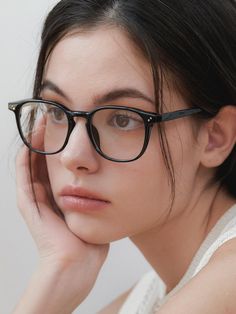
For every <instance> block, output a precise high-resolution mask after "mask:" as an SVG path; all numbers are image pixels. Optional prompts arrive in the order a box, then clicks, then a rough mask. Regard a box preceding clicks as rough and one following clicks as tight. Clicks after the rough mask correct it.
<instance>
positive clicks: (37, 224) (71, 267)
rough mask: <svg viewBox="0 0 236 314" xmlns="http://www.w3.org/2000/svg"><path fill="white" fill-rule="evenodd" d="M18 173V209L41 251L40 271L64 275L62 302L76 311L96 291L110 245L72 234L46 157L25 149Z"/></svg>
mask: <svg viewBox="0 0 236 314" xmlns="http://www.w3.org/2000/svg"><path fill="white" fill-rule="evenodd" d="M30 154H31V157H30ZM30 160H31V172H30V167H29V164H30ZM16 173H17V199H18V207H19V209H20V211H21V213H22V215H23V217H24V219H25V221H26V223H27V225H28V227H29V230H30V232H31V234H32V236H33V238H34V240H35V243H36V245H37V247H38V250H39V256H40V265H41V266H40V269H41V270H42V272H43V271H44V270H47V271H46V272H47V273H48V271H49V269H51V270H53V269H57V272H56V273H57V276H59V277H60V272H61V273H63V276H62V277H61V278H63V282H62V286H63V287H64V289H63V291H64V293H63V296H62V299H61V302H63V303H66V302H68V303H70V299H71V300H72V299H73V304H74V306H75V307H76V306H78V305H79V304H80V303H81V301H82V300H83V299H84V298H85V297H86V296H87V295H88V293H89V292H90V290H91V289H92V287H93V285H94V283H95V281H96V278H97V275H98V273H99V271H100V269H101V267H102V265H103V263H104V261H105V259H106V256H107V254H108V250H109V245H108V244H107V245H94V244H89V243H85V242H84V241H82V240H81V239H79V238H78V237H77V236H76V235H74V234H73V233H72V232H71V231H70V230H69V228H68V227H67V225H66V223H65V221H64V219H63V216H62V215H59V213H60V211H59V209H58V208H57V207H56V204H55V202H54V201H53V197H52V193H51V189H50V184H49V179H48V174H47V168H46V161H45V157H44V156H43V155H40V154H36V153H30V152H29V150H28V149H27V148H26V147H25V146H24V147H22V149H21V150H20V152H19V154H18V156H17V162H16ZM31 181H32V182H31ZM32 188H33V189H32ZM33 191H34V193H33ZM37 288H38V287H37ZM55 293H56V291H55ZM51 297H52V295H50V298H51ZM75 300H76V302H75ZM44 302H45V301H44ZM75 303H77V304H75Z"/></svg>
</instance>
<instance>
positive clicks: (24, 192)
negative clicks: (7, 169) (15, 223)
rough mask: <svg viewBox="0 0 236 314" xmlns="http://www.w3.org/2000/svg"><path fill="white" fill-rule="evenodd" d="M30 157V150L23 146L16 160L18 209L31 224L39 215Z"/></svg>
mask: <svg viewBox="0 0 236 314" xmlns="http://www.w3.org/2000/svg"><path fill="white" fill-rule="evenodd" d="M29 155H30V152H29V150H28V149H27V147H25V146H23V147H22V148H21V149H20V151H19V152H18V155H17V158H16V192H17V201H18V207H19V209H20V211H21V213H22V215H23V217H24V219H25V220H26V222H29V220H31V219H32V217H33V216H35V215H38V210H37V206H36V204H35V196H34V193H33V190H32V182H31V173H30V167H29Z"/></svg>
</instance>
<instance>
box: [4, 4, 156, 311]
mask: <svg viewBox="0 0 236 314" xmlns="http://www.w3.org/2000/svg"><path fill="white" fill-rule="evenodd" d="M57 2H58V1H55V0H54V1H53V0H40V1H39V0H8V1H5V0H0V101H1V102H0V139H1V146H0V191H1V197H0V211H1V216H0V217H1V218H0V313H6V314H7V313H11V312H12V309H13V307H14V305H15V304H16V302H17V300H18V299H19V297H20V295H21V294H22V293H23V291H24V288H25V287H26V284H27V282H28V280H29V278H30V276H31V274H32V272H33V271H34V269H35V266H36V264H37V251H36V249H35V245H34V242H33V240H32V238H31V235H30V233H29V231H28V229H27V227H26V225H25V223H24V221H23V219H22V217H21V216H20V213H19V211H18V209H17V206H16V197H15V171H14V159H15V155H16V152H17V147H18V146H19V143H20V141H19V140H18V137H17V131H16V125H15V120H14V116H13V113H11V112H10V111H8V110H7V103H8V101H14V100H19V99H24V98H27V97H31V91H32V82H33V74H34V70H35V62H36V61H35V60H36V56H37V53H38V47H39V40H40V30H41V26H42V24H43V21H44V17H45V15H46V13H47V12H48V11H49V9H50V8H51V7H52V6H53V4H55V3H57ZM149 269H150V266H149V264H148V263H147V262H146V261H145V260H144V258H143V256H142V255H141V254H140V252H139V251H138V250H137V249H136V248H135V247H134V246H133V244H132V243H131V242H130V241H129V240H128V239H124V240H121V241H117V242H115V243H113V244H112V245H111V249H110V253H109V256H108V259H107V260H106V262H105V264H104V266H103V268H102V270H101V272H100V274H99V277H98V280H97V282H96V285H95V286H94V288H93V290H92V291H91V293H90V295H89V296H88V298H87V299H86V300H85V301H84V302H83V304H81V305H80V306H79V308H78V309H77V310H76V311H75V312H74V313H76V314H94V313H96V312H97V311H98V310H99V309H100V308H101V307H103V306H104V305H105V304H107V303H109V302H110V301H111V300H112V299H113V298H114V297H116V296H117V295H119V294H120V293H122V291H124V290H126V289H128V288H129V287H131V286H132V285H133V284H134V283H135V282H136V281H137V280H138V278H139V277H140V276H141V274H143V273H144V272H146V271H147V270H149Z"/></svg>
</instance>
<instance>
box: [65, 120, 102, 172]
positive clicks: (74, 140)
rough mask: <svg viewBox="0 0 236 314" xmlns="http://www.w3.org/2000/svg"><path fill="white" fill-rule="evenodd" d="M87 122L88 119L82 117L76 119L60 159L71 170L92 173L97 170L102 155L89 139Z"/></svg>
mask: <svg viewBox="0 0 236 314" xmlns="http://www.w3.org/2000/svg"><path fill="white" fill-rule="evenodd" d="M85 123H86V120H85V119H81V118H80V119H78V121H76V124H75V127H74V129H73V130H72V132H71V134H70V137H69V141H68V143H67V145H66V147H65V148H64V150H63V151H62V152H61V155H60V161H61V163H62V164H63V166H64V167H66V168H67V169H69V170H70V171H73V172H78V171H81V170H82V171H86V172H88V173H92V172H95V171H97V169H98V167H99V160H100V158H101V157H100V156H99V155H98V153H97V152H96V150H95V149H94V147H93V145H92V143H91V141H90V139H89V136H88V133H87V128H86V125H85Z"/></svg>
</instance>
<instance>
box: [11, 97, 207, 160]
mask: <svg viewBox="0 0 236 314" xmlns="http://www.w3.org/2000/svg"><path fill="white" fill-rule="evenodd" d="M8 109H9V110H11V111H13V112H14V113H15V117H16V123H17V127H18V130H19V133H20V136H21V138H22V140H23V142H24V143H25V145H27V146H28V148H29V149H30V150H32V151H34V152H36V153H40V154H43V155H52V154H56V153H59V152H61V151H62V150H63V149H64V148H65V147H66V145H67V143H68V141H69V137H70V135H71V133H72V131H73V129H74V127H75V125H76V121H75V118H77V117H78V118H84V119H86V129H87V133H88V136H89V139H90V141H91V143H92V145H93V147H94V148H95V150H96V151H97V152H98V153H99V154H100V155H101V156H102V157H104V158H106V159H108V160H111V161H115V162H130V161H134V160H137V159H138V158H140V157H141V156H142V155H143V154H144V152H145V150H146V148H147V145H148V142H149V139H150V134H151V129H152V127H153V125H154V124H155V123H160V122H163V121H169V120H174V119H179V118H183V117H186V116H190V115H193V114H196V113H200V112H201V111H202V110H201V109H200V108H194V109H184V110H178V111H174V112H168V113H164V114H161V115H160V114H156V113H153V112H146V111H143V110H139V109H136V108H132V107H124V106H103V107H98V108H96V109H94V110H92V111H90V112H86V111H71V110H69V109H68V108H66V107H65V106H63V105H61V104H59V103H56V102H52V101H46V100H40V99H27V100H22V101H17V102H11V103H9V104H8ZM78 144H79V143H78Z"/></svg>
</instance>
